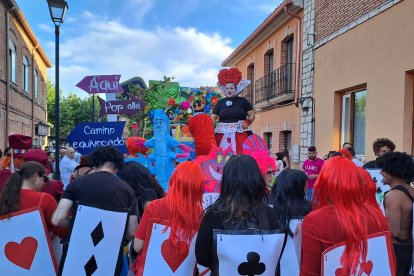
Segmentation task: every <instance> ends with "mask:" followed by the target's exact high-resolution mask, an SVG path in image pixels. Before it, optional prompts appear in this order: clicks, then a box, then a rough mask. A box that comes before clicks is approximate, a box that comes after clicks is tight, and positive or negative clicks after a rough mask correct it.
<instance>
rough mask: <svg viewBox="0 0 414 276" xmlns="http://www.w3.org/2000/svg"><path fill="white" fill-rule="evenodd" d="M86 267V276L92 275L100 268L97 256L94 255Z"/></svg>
mask: <svg viewBox="0 0 414 276" xmlns="http://www.w3.org/2000/svg"><path fill="white" fill-rule="evenodd" d="M84 268H85V273H86V276H91V275H92V274H93V273H94V272H95V271H96V270H97V269H98V266H97V264H96V260H95V256H93V255H92V257H91V258H90V259H89V261H88V262H87V263H86V265H85V266H84Z"/></svg>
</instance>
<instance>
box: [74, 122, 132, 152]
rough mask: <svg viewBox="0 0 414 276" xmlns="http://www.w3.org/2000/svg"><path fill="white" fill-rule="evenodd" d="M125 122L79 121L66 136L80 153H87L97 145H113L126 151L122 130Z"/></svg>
mask: <svg viewBox="0 0 414 276" xmlns="http://www.w3.org/2000/svg"><path fill="white" fill-rule="evenodd" d="M124 127H125V122H94V123H80V124H78V125H77V126H76V127H75V128H74V129H73V130H72V132H71V133H70V134H69V136H68V137H67V140H68V142H69V143H70V144H71V145H72V147H73V148H74V149H75V150H76V151H78V152H79V153H80V154H89V153H91V152H93V151H94V150H95V148H97V147H105V146H114V147H116V148H117V149H118V150H120V151H121V152H122V153H128V150H127V148H126V146H125V142H124V140H122V132H123V131H124Z"/></svg>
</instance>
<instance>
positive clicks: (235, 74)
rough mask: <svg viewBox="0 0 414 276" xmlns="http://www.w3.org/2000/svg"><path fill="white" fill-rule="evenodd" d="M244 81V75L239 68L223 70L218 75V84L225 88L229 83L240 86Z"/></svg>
mask: <svg viewBox="0 0 414 276" xmlns="http://www.w3.org/2000/svg"><path fill="white" fill-rule="evenodd" d="M241 80H242V73H241V72H240V70H239V69H237V68H228V69H222V70H220V72H219V73H218V82H219V84H220V85H222V86H225V85H226V84H227V83H230V82H231V83H233V84H234V85H237V84H239V82H240V81H241Z"/></svg>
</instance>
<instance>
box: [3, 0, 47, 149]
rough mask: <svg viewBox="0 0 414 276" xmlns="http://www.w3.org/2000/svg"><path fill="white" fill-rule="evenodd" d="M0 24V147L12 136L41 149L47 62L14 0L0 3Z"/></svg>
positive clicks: (45, 106) (45, 134)
mask: <svg viewBox="0 0 414 276" xmlns="http://www.w3.org/2000/svg"><path fill="white" fill-rule="evenodd" d="M0 22H1V24H0V147H2V148H4V147H7V146H8V142H7V137H8V135H9V134H13V133H19V134H24V135H28V136H32V137H33V143H34V145H37V146H44V145H46V142H47V141H46V138H47V135H48V132H49V125H48V124H47V119H46V115H47V112H46V109H47V105H46V98H47V97H46V89H47V85H46V83H47V75H46V70H47V68H50V67H51V63H50V60H49V59H48V57H47V56H46V54H45V53H44V51H43V49H42V47H41V46H40V44H39V41H38V40H37V38H36V36H35V35H34V33H33V31H32V30H31V28H30V26H29V24H28V22H27V20H26V18H25V17H24V15H23V13H22V11H21V10H20V9H19V7H18V5H17V4H16V2H15V1H14V0H1V1H0Z"/></svg>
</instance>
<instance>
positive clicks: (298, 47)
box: [283, 1, 302, 103]
mask: <svg viewBox="0 0 414 276" xmlns="http://www.w3.org/2000/svg"><path fill="white" fill-rule="evenodd" d="M290 3H292V1H291V2H290ZM283 10H284V11H285V12H286V13H287V14H289V15H290V16H292V17H294V18H296V19H297V20H298V25H297V28H296V32H297V34H298V35H297V36H298V37H297V39H296V41H297V42H296V65H295V66H296V84H295V86H296V89H295V103H296V102H297V101H298V99H299V95H300V93H299V90H300V72H301V71H302V70H301V69H300V64H301V63H300V57H301V54H300V53H301V51H302V18H301V17H300V16H297V15H296V14H293V13H291V12H290V11H288V10H287V6H285V7H284V9H283Z"/></svg>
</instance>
